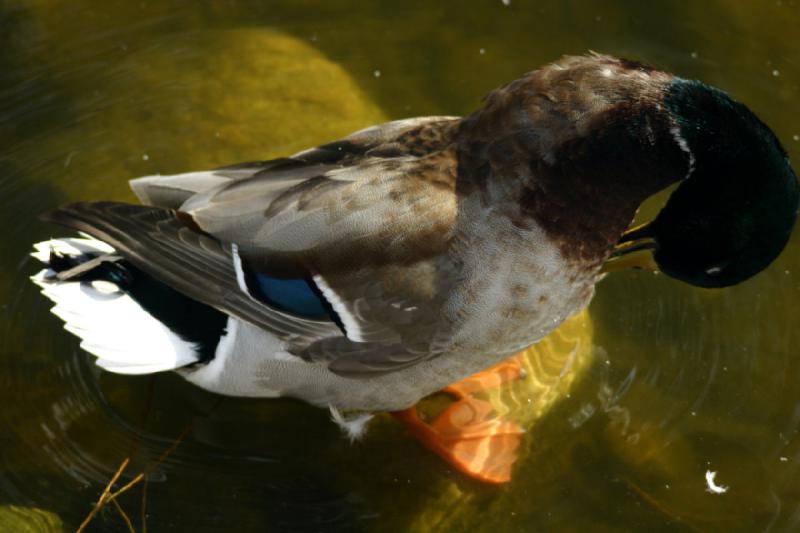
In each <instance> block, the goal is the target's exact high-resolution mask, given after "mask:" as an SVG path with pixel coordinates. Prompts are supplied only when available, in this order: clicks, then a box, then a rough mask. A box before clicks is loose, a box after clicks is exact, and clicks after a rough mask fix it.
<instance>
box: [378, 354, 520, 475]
mask: <svg viewBox="0 0 800 533" xmlns="http://www.w3.org/2000/svg"><path fill="white" fill-rule="evenodd" d="M522 374H523V369H522V365H521V362H520V355H516V356H514V357H512V358H510V359H508V360H506V361H503V362H502V363H500V364H498V365H495V366H493V367H491V368H489V369H487V370H484V371H482V372H478V373H477V374H474V375H472V376H470V377H468V378H466V379H464V380H462V381H459V382H457V383H454V384H452V385H450V386H448V387H446V388H445V389H444V391H443V392H446V393H448V394H450V395H452V396H453V397H454V398H455V399H456V401H455V402H454V403H453V404H452V405H450V406H448V407H447V408H446V409H445V410H444V411H442V412H441V413H440V414H439V415H438V416H437V417H436V418H435V419H434V420H433V422H431V423H430V424H428V423H426V422H424V421H423V420H422V419H421V418H420V417H419V415H418V414H417V409H416V407H411V408H409V409H406V410H404V411H397V412H395V413H392V414H393V415H394V416H395V418H397V419H398V420H400V421H402V422H403V423H404V424H406V426H408V428H409V429H410V430H411V432H412V434H413V435H414V436H415V437H416V438H418V439H419V440H420V441H421V442H422V443H423V444H424V445H425V446H427V447H428V448H430V449H431V450H433V451H434V452H436V453H437V454H439V455H440V456H441V457H442V458H444V459H445V460H446V461H447V462H449V463H450V464H452V465H453V466H454V467H455V468H457V469H458V470H460V471H461V472H463V473H465V474H467V475H469V476H471V477H474V478H476V479H479V480H481V481H485V482H488V483H505V482H507V481H509V480H510V479H511V467H512V465H513V464H514V461H515V460H516V459H517V454H516V450H517V448H518V447H519V443H520V439H521V437H520V435H522V433H523V432H524V430H523V429H522V428H521V427H520V426H518V425H517V424H514V423H513V422H509V421H507V420H503V418H502V417H500V416H499V415H497V414H494V412H493V411H494V410H493V408H492V406H491V404H490V403H489V402H486V401H484V400H479V399H477V398H473V397H472V396H471V394H473V393H476V392H480V391H483V390H486V389H491V388H494V387H499V386H500V385H502V384H503V383H507V382H509V381H513V380H515V379H518V378H520V377H521V376H522Z"/></svg>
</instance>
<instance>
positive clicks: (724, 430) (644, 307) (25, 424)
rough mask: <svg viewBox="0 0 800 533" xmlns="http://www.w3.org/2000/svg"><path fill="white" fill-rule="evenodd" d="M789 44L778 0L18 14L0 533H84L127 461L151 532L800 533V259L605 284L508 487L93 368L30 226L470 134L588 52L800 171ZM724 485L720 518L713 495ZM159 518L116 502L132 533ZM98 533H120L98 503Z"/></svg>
mask: <svg viewBox="0 0 800 533" xmlns="http://www.w3.org/2000/svg"><path fill="white" fill-rule="evenodd" d="M798 27H800V7H798V4H797V2H795V1H787V0H783V1H778V2H751V1H745V0H725V1H723V0H716V1H709V2H702V3H701V2H696V3H692V4H689V3H686V2H677V1H661V2H658V3H644V2H634V1H617V2H601V1H599V0H598V1H582V2H578V1H557V0H546V1H538V2H522V1H517V0H511V1H510V3H509V5H504V3H503V2H500V1H499V0H498V1H485V2H473V3H471V4H469V5H465V4H464V3H463V2H445V3H438V4H436V5H433V4H432V3H430V2H389V1H381V2H376V3H372V4H371V5H369V6H365V5H362V3H360V2H345V1H343V0H334V1H321V0H305V1H302V2H288V1H287V2H268V3H267V2H264V3H253V2H245V1H238V0H231V1H226V2H194V3H192V4H191V5H190V4H187V3H182V2H157V3H150V2H128V1H112V2H99V1H93V0H76V1H73V2H68V3H63V2H55V1H52V0H32V1H26V2H22V1H16V0H11V1H9V2H5V3H3V4H2V6H0V224H1V226H0V227H2V228H4V229H5V231H4V235H3V240H2V242H0V269H1V270H0V305H2V313H1V314H0V380H1V381H0V383H2V387H0V529H3V528H6V529H18V528H19V527H21V526H18V525H13V526H12V525H11V524H19V523H20V522H19V521H20V520H21V521H27V522H28V523H29V524H32V525H31V530H33V531H37V530H42V531H48V530H53V531H57V530H59V528H62V529H63V530H65V531H69V530H74V529H75V528H76V527H77V526H78V524H79V523H80V522H81V521H82V520H83V518H84V517H85V516H86V515H87V513H88V512H89V511H90V510H91V508H92V506H93V503H94V501H95V500H96V499H97V497H98V495H99V494H100V492H101V491H102V490H103V487H104V486H105V485H106V483H107V482H108V480H109V479H110V478H111V477H112V475H113V474H114V472H115V471H116V470H117V468H118V466H119V465H120V462H121V461H122V460H123V459H124V458H125V457H131V459H132V463H131V465H130V466H129V468H128V470H127V471H126V473H125V474H124V475H123V477H122V478H121V480H122V483H124V482H127V481H130V480H131V479H132V477H133V476H134V475H135V473H137V472H139V471H141V470H142V469H143V468H145V467H146V466H147V465H150V466H151V468H150V470H149V475H148V483H147V488H146V522H147V526H148V529H149V530H150V531H164V530H169V531H193V532H199V531H226V530H234V529H235V530H236V531H239V532H241V533H244V532H249V531H397V530H414V531H466V530H470V531H540V530H549V531H553V530H555V531H587V530H592V531H628V530H642V531H654V530H658V531H661V530H663V531H684V530H717V531H736V530H742V531H745V530H746V531H750V530H771V531H789V530H793V529H796V528H797V527H798V522H800V506H798V501H800V499H799V498H798V497H800V475H799V473H798V466H799V465H800V439H798V435H797V431H798V422H800V392H799V391H798V387H797V383H800V364H798V358H797V357H796V356H797V351H798V346H800V329H798V328H797V325H796V324H797V316H798V314H796V313H798V312H800V244H798V238H797V236H795V237H793V238H792V241H791V242H790V244H789V246H788V248H787V250H786V251H785V252H784V254H783V255H782V256H781V257H780V259H779V260H778V261H776V262H775V264H773V265H772V266H771V267H770V268H769V269H767V270H766V271H765V272H764V273H762V274H760V275H759V276H757V277H756V278H754V279H753V280H751V281H749V282H747V283H745V284H743V285H741V286H738V287H734V288H730V289H725V290H718V291H705V290H698V289H694V288H691V287H688V286H685V285H682V284H679V283H678V282H675V281H672V280H670V279H667V278H665V277H663V276H652V275H648V274H644V273H637V272H625V273H620V274H616V275H613V276H611V277H609V278H608V279H606V280H605V281H603V282H602V283H601V284H600V285H599V286H598V290H597V295H596V297H595V300H594V301H593V303H592V305H591V307H590V309H589V314H588V318H587V317H584V318H583V320H585V323H582V324H584V326H582V327H583V329H580V331H579V332H578V333H576V334H575V335H577V336H576V337H574V339H573V341H574V342H573V341H570V342H567V343H566V344H565V343H563V342H562V343H561V344H559V342H560V341H559V342H556V341H553V346H552V347H551V348H550V350H551V351H549V352H547V353H545V354H544V355H542V356H541V361H539V360H537V361H539V362H540V363H541V362H542V361H545V362H547V361H557V362H559V363H558V364H556V365H554V366H553V365H551V366H548V365H547V364H544V363H542V364H541V365H539V367H538V370H537V371H536V372H533V378H535V379H534V380H532V381H529V382H527V383H528V384H529V385H528V386H529V388H528V389H525V388H524V387H523V388H518V389H515V390H514V391H512V392H509V393H508V394H507V395H506V396H505V397H504V398H500V399H498V400H497V401H498V402H500V403H501V404H504V405H507V406H508V409H509V411H511V412H513V413H512V414H514V416H517V417H519V419H520V420H524V422H525V424H526V426H527V427H528V433H526V435H525V438H524V440H523V443H522V444H521V448H520V460H519V462H518V464H517V465H516V466H515V470H514V479H513V481H512V482H511V483H510V484H507V485H504V486H501V487H492V486H486V485H482V484H480V483H477V482H475V481H472V480H470V479H467V478H465V477H464V476H462V475H461V474H458V473H457V472H454V471H453V469H452V468H450V467H448V466H447V465H446V464H444V463H443V462H442V461H441V460H440V459H438V458H437V457H436V456H434V455H432V454H431V453H430V452H428V451H426V450H425V449H424V448H422V447H421V446H420V445H419V443H417V442H416V441H415V440H413V439H412V438H411V437H410V436H409V435H408V434H407V433H406V432H405V430H404V429H403V428H402V426H400V425H398V424H397V423H396V422H395V421H393V420H392V419H391V418H389V417H379V419H378V420H377V421H376V422H375V424H374V426H373V427H372V429H371V431H370V433H369V434H368V436H367V437H366V438H365V439H364V440H363V441H361V442H358V443H355V444H352V445H351V444H350V443H349V442H348V441H347V440H346V439H343V438H342V437H341V435H340V434H339V432H338V429H337V428H336V427H335V426H334V425H333V424H331V423H330V422H329V420H328V414H327V413H325V412H324V411H322V410H318V409H314V408H311V407H308V406H305V405H303V404H302V403H299V402H295V401H291V400H272V401H259V400H243V399H221V398H219V397H217V396H214V395H212V394H209V393H206V392H204V391H201V390H198V389H196V388H194V387H192V386H190V385H188V384H187V383H184V382H183V381H182V380H181V379H180V378H178V377H176V376H173V375H169V374H164V375H158V376H155V377H124V376H115V375H112V374H108V373H103V372H100V371H99V370H98V369H96V368H95V367H94V366H93V364H92V358H91V356H89V355H88V354H86V353H84V352H82V351H81V350H80V349H79V348H78V342H77V340H76V339H75V338H73V337H72V336H71V335H69V334H68V333H66V332H65V331H63V330H62V329H61V325H60V323H59V321H58V320H57V319H55V317H52V316H51V315H50V314H49V311H48V309H49V307H50V305H49V302H46V301H45V300H44V299H43V298H41V297H40V296H38V294H36V290H35V288H34V287H33V286H32V285H31V284H30V283H28V282H27V276H29V275H31V274H32V273H34V272H35V270H36V266H35V265H34V264H33V263H32V261H31V260H29V259H27V257H26V254H27V252H28V250H29V247H30V243H31V242H33V241H35V240H41V239H43V238H46V237H48V236H50V235H51V234H53V233H55V232H58V231H60V230H58V229H57V228H54V227H49V226H45V225H43V224H41V223H39V222H38V221H37V220H36V214H37V213H39V212H41V211H44V210H46V209H48V208H52V207H54V206H56V205H59V204H61V203H64V202H67V201H70V200H77V199H102V198H105V199H115V200H128V201H130V200H133V197H132V195H131V193H130V192H129V191H128V190H127V186H126V180H127V179H128V178H130V177H134V176H138V175H144V174H153V173H158V172H160V173H171V172H181V171H187V170H193V169H203V168H209V167H214V166H220V165H224V164H230V163H234V162H237V161H242V160H251V159H264V158H268V157H274V156H280V155H285V154H288V153H291V152H293V151H296V150H299V149H302V148H305V147H307V146H310V145H313V144H316V143H320V142H324V141H327V140H331V139H333V138H336V137H337V136H340V135H344V134H346V133H348V132H350V131H352V130H355V129H358V128H360V127H364V126H368V125H370V124H373V123H375V122H379V121H382V120H388V119H394V118H402V117H407V116H414V115H427V114H464V113H468V112H470V111H471V110H473V109H474V108H475V107H476V106H477V105H479V102H480V98H481V97H482V96H483V95H484V94H485V93H486V92H487V91H489V90H490V89H492V88H493V87H495V86H497V85H499V84H501V83H504V82H506V81H508V80H510V79H513V78H514V77H517V76H518V75H519V74H521V73H522V72H525V71H527V70H530V69H532V68H535V67H537V66H539V65H541V64H543V63H545V62H548V61H551V60H553V59H555V58H557V57H558V56H560V55H561V54H565V53H582V52H585V51H587V50H589V49H592V50H597V51H600V52H606V53H612V54H617V55H623V56H627V57H630V58H634V59H638V60H642V61H645V62H648V63H652V64H655V65H657V66H659V67H662V68H665V69H668V70H671V71H673V72H676V73H678V74H680V75H682V76H684V77H696V78H700V79H702V80H704V81H707V82H709V83H712V84H715V85H717V86H719V87H722V88H723V89H725V90H727V91H728V92H730V93H731V94H732V95H733V96H734V97H736V98H738V99H740V100H742V101H744V102H746V103H747V104H748V105H749V106H750V107H752V108H753V109H754V110H755V111H756V112H757V113H758V114H759V115H760V116H761V117H762V118H763V119H764V120H765V121H766V122H767V123H768V124H770V125H771V126H772V127H773V129H774V130H775V131H776V133H777V134H778V136H779V137H780V138H781V140H782V142H783V143H784V145H785V146H786V148H787V150H788V152H789V154H790V156H791V157H792V159H793V160H794V161H797V160H800V111H799V109H800V108H799V107H798V105H797V102H798V97H799V96H800V56H798V55H797V37H798V30H797V28H798ZM795 166H796V167H797V165H796V164H795ZM656 208H657V205H656V204H653V205H650V206H649V208H648V209H645V210H644V211H646V212H645V213H643V215H646V214H647V212H649V213H650V214H651V215H652V213H653V212H654V211H653V210H654V209H656ZM570 338H572V337H570ZM575 346H580V349H578V348H575ZM559 347H560V348H559ZM570 350H573V351H570ZM575 354H578V355H575ZM575 361H579V362H580V364H576V363H575ZM569 362H571V363H569ZM568 363H569V364H568ZM537 372H538V374H537ZM537 380H538V381H537ZM536 383H539V384H544V385H543V386H544V387H545V388H544V389H542V390H547V391H549V392H548V394H550V396H547V395H543V394H541V393H540V392H541V391H540V389H536V387H535V386H534V384H536ZM520 387H521V386H520ZM534 389H535V390H534ZM536 391H539V392H536ZM531 399H533V400H535V401H534V402H532V403H533V404H534V407H536V408H534V407H529V408H527V409H526V405H529V404H528V401H529V400H531ZM551 400H552V401H551ZM537 402H538V403H537ZM183 433H186V437H185V438H183V440H182V443H181V444H180V446H179V447H178V448H177V449H175V451H174V452H173V453H171V454H170V455H169V456H168V457H167V458H166V459H165V460H163V461H162V462H160V463H157V464H156V461H157V459H158V457H159V456H160V455H161V454H162V452H164V450H165V449H168V448H169V447H170V445H171V444H172V443H173V442H174V441H175V439H176V438H178V437H179V436H180V435H182V434H183ZM709 470H710V471H715V472H717V478H716V480H717V482H718V483H720V484H723V485H725V486H727V487H728V491H727V492H726V493H724V494H712V493H709V492H707V491H706V481H705V473H706V471H709ZM142 494H143V493H142V487H141V486H137V488H136V489H133V490H131V491H130V492H128V493H126V494H125V495H124V496H122V497H121V498H120V502H121V504H122V506H123V507H124V509H126V510H127V511H128V513H129V514H130V517H131V520H132V522H133V523H134V525H135V526H136V528H137V530H141V527H142V523H143V518H142V516H141V511H140V509H141V508H142ZM14 520H17V522H14ZM89 529H90V530H93V531H126V530H127V527H126V526H125V524H124V522H123V521H122V519H121V518H120V515H119V514H118V513H117V512H116V511H115V510H113V509H112V508H110V507H109V508H107V509H105V510H104V511H102V512H101V513H100V514H99V515H98V516H97V517H96V518H95V520H94V521H93V522H92V524H91V526H90V528H89Z"/></svg>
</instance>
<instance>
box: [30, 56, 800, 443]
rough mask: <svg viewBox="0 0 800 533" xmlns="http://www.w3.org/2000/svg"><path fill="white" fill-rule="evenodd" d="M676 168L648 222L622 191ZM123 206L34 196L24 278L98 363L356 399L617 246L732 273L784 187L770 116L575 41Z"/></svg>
mask: <svg viewBox="0 0 800 533" xmlns="http://www.w3.org/2000/svg"><path fill="white" fill-rule="evenodd" d="M676 182H678V183H679V185H678V186H677V189H676V190H675V191H674V192H673V193H672V195H671V196H670V198H669V200H668V202H667V203H666V206H665V207H664V208H663V209H662V210H661V211H660V213H659V214H658V216H657V217H656V218H655V219H654V220H653V221H652V222H650V223H648V224H645V225H644V226H640V227H637V228H633V229H629V226H630V225H631V222H632V220H633V218H634V215H635V213H636V211H637V209H638V207H639V205H640V204H641V203H642V202H643V201H644V200H645V199H646V198H648V197H649V196H651V195H653V194H654V193H656V192H658V191H660V190H662V189H664V188H666V187H668V186H670V185H671V184H673V183H676ZM130 185H131V188H132V189H133V191H134V193H135V194H136V195H137V196H138V197H139V199H140V200H141V201H142V203H143V205H132V204H123V203H114V202H90V203H75V204H71V205H66V206H64V207H60V208H58V209H56V210H54V211H52V212H50V213H47V214H46V215H44V219H45V220H47V221H51V222H55V223H58V224H62V225H65V226H68V227H70V228H73V229H75V230H79V231H80V232H83V234H84V235H83V236H81V237H75V238H58V239H53V240H50V241H45V242H42V243H38V244H37V245H36V246H35V247H36V251H35V253H34V255H35V257H37V258H38V259H39V260H41V261H42V262H44V263H45V264H46V268H45V269H44V270H42V271H41V272H39V273H38V274H37V275H36V276H34V277H33V280H34V282H35V283H37V284H38V285H39V286H40V287H41V288H42V292H43V293H44V294H45V296H47V297H48V298H50V299H51V300H53V301H54V302H55V304H56V305H55V307H54V308H53V312H54V313H55V314H56V315H58V316H59V317H60V318H61V319H63V320H64V322H65V327H66V329H67V330H69V331H70V332H72V333H74V334H76V335H77V336H78V337H80V338H81V339H82V342H81V346H82V347H83V348H84V349H85V350H86V351H88V352H90V353H92V354H93V355H95V356H96V357H97V364H98V365H99V366H101V367H102V368H104V369H106V370H108V371H111V372H117V373H121V374H142V373H151V372H159V371H165V370H174V371H176V372H178V373H179V374H180V375H181V376H183V377H184V378H186V379H187V380H188V381H190V382H192V383H194V384H195V385H198V386H200V387H202V388H204V389H207V390H210V391H213V392H216V393H220V394H225V395H232V396H250V397H278V396H288V397H294V398H300V399H302V400H305V401H306V402H309V403H311V404H313V405H316V406H319V407H324V408H330V409H331V410H332V411H333V412H334V414H335V416H336V418H337V419H338V420H339V421H340V422H342V423H343V424H345V425H347V426H348V427H349V428H350V429H351V430H352V431H353V432H358V431H359V430H360V429H361V428H362V426H363V423H364V421H365V420H366V417H364V416H361V415H362V414H364V413H371V412H375V411H401V410H404V409H407V408H409V407H411V406H413V405H414V404H415V403H416V402H417V401H418V400H419V399H420V398H422V397H424V396H426V395H428V394H431V393H433V392H435V391H438V390H440V389H443V388H444V387H446V386H448V385H450V384H452V383H454V382H457V381H459V380H462V379H463V378H466V377H467V376H470V375H473V374H475V373H476V372H479V371H482V370H484V369H486V368H488V367H491V366H492V365H495V364H497V363H499V362H501V361H503V360H506V359H508V358H509V357H511V356H513V355H514V354H516V353H518V352H520V351H521V350H523V349H525V348H526V347H528V346H530V345H532V344H533V343H536V342H537V341H538V340H540V339H542V338H543V337H544V336H545V335H547V334H548V333H549V332H551V331H552V330H553V329H554V328H555V327H557V326H558V325H559V324H560V323H561V322H562V321H564V320H565V319H566V318H567V317H569V316H571V315H573V314H574V313H576V312H578V311H580V310H581V309H583V308H584V307H586V305H587V304H588V303H589V301H590V300H591V298H592V295H593V293H594V287H595V283H596V282H597V281H598V280H599V279H600V278H601V277H602V276H603V275H604V273H605V272H606V271H608V270H613V269H615V268H619V267H621V266H645V267H654V268H657V269H659V270H660V271H662V272H663V273H665V274H666V275H668V276H670V277H672V278H676V279H677V280H682V281H684V282H687V283H690V284H692V285H695V286H699V287H725V286H730V285H734V284H736V283H739V282H741V281H743V280H745V279H747V278H749V277H750V276H752V275H754V274H756V273H757V272H759V271H761V270H762V269H763V268H765V267H766V266H767V265H768V264H769V263H770V262H771V261H772V260H773V259H774V258H775V257H776V256H777V255H778V254H779V253H780V251H781V250H782V249H783V247H784V246H785V244H786V242H787V240H788V238H789V235H790V232H791V230H792V227H793V226H794V223H795V218H796V215H797V210H798V195H799V194H800V193H799V189H798V183H797V179H796V177H795V174H794V172H793V170H792V168H791V166H790V164H789V162H788V159H787V155H786V152H785V151H784V149H783V148H782V147H781V144H780V142H779V141H778V139H777V138H776V136H775V135H774V134H773V133H772V131H771V130H770V129H769V128H768V127H767V126H766V125H764V123H762V122H761V121H760V120H759V119H758V118H757V117H756V116H755V115H754V114H753V113H752V112H751V111H750V110H749V109H748V108H747V107H745V106H744V105H743V104H741V103H738V102H736V101H734V100H733V99H731V98H730V97H729V96H728V95H726V94H725V93H724V92H722V91H720V90H718V89H715V88H713V87H710V86H708V85H705V84H703V83H702V82H699V81H693V80H687V79H682V78H679V77H676V76H674V75H672V74H669V73H667V72H664V71H661V70H657V69H653V68H650V67H648V66H645V65H643V64H640V63H637V62H633V61H628V60H622V59H617V58H614V57H610V56H606V55H599V54H592V55H588V56H571V57H564V58H562V59H560V60H558V61H556V62H554V63H552V64H549V65H546V66H544V67H542V68H540V69H538V70H535V71H532V72H530V73H528V74H525V75H524V76H523V77H521V78H519V79H517V80H515V81H512V82H511V83H508V84H506V85H504V86H502V87H500V88H499V89H496V90H495V91H493V92H491V93H490V94H489V95H488V96H487V97H486V99H485V101H484V103H483V106H482V107H481V108H480V109H479V110H478V111H476V112H474V113H473V114H471V115H469V116H467V117H464V118H461V117H453V116H434V117H421V118H412V119H406V120H398V121H394V122H388V123H385V124H381V125H377V126H373V127H370V128H367V129H364V130H361V131H358V132H356V133H353V134H352V135H350V136H348V137H345V138H344V139H341V140H338V141H335V142H331V143H328V144H325V145H322V146H319V147H317V148H312V149H309V150H306V151H303V152H300V153H297V154H294V155H292V156H290V157H286V158H281V159H275V160H270V161H258V162H251V163H244V164H239V165H234V166H228V167H224V168H221V169H217V170H213V171H207V172H192V173H188V174H180V175H174V176H147V177H142V178H138V179H134V180H132V181H131V182H130Z"/></svg>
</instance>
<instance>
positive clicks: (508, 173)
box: [459, 96, 690, 266]
mask: <svg viewBox="0 0 800 533" xmlns="http://www.w3.org/2000/svg"><path fill="white" fill-rule="evenodd" d="M605 104H607V105H605V106H603V107H601V112H595V113H593V115H591V116H589V117H588V118H582V119H581V121H580V124H577V123H576V124H571V125H570V126H571V127H570V128H569V129H568V128H563V129H562V130H560V131H558V135H557V136H556V135H554V134H553V131H552V129H553V128H554V127H558V124H553V123H547V122H544V123H543V122H542V121H541V120H535V119H534V118H532V117H531V113H530V111H529V107H528V108H526V107H525V106H523V105H522V104H517V105H516V106H515V104H514V102H505V107H506V109H502V113H501V112H500V111H498V110H497V109H493V108H492V107H491V106H487V107H486V108H484V109H483V110H481V111H479V112H478V113H475V114H474V115H472V116H470V117H467V118H466V119H464V121H463V123H462V129H461V131H460V139H461V142H460V145H459V187H460V188H461V192H462V194H472V193H475V194H480V195H481V197H482V201H483V202H484V203H485V204H498V203H500V204H504V205H505V206H506V207H505V209H504V211H506V212H509V216H511V217H512V219H513V221H514V223H515V224H516V225H518V226H519V227H521V228H524V227H530V226H531V225H533V224H535V225H538V226H539V227H540V228H542V229H544V230H545V232H546V233H547V234H548V236H549V237H550V238H551V239H552V240H553V241H554V242H556V243H557V244H558V245H559V247H560V248H561V250H562V252H563V254H564V255H565V256H566V257H568V258H569V259H575V260H579V261H581V262H583V263H591V264H596V265H597V266H599V265H600V264H601V263H602V262H603V261H605V259H606V258H607V257H608V254H609V253H610V251H611V249H612V248H613V246H614V244H616V242H617V241H618V240H619V237H620V235H621V234H622V232H623V231H624V230H625V229H626V228H627V227H628V225H629V224H630V223H631V221H632V220H633V217H634V215H635V213H636V210H637V209H638V206H639V205H640V204H641V203H642V202H643V201H644V200H645V199H646V198H647V197H649V196H651V195H652V194H654V193H656V192H658V191H659V190H661V189H663V188H665V187H667V186H668V185H670V184H671V183H673V182H675V181H678V180H680V179H682V178H683V177H684V176H685V175H686V174H687V171H688V169H689V165H690V154H688V153H687V152H686V151H685V150H684V149H683V148H682V147H681V144H680V143H679V142H678V140H677V138H676V136H675V124H674V122H673V121H672V120H671V119H670V117H669V115H668V114H667V113H666V111H665V110H664V108H663V106H661V105H660V101H659V100H658V99H657V98H655V97H652V96H649V97H648V98H641V99H639V100H623V101H622V102H617V103H614V104H613V105H612V104H610V103H608V102H605ZM526 105H528V106H529V104H528V103H526ZM509 108H510V109H509ZM570 115H571V114H570V113H568V112H567V111H566V110H560V111H559V112H558V113H557V116H556V117H555V118H554V116H553V113H549V114H548V115H546V117H545V118H547V119H550V120H553V121H557V120H559V119H560V120H566V117H569V116H570ZM498 121H506V122H507V124H506V127H505V128H500V131H501V132H502V134H501V135H500V136H497V135H495V136H491V137H490V136H489V135H488V134H487V133H486V132H487V131H491V129H492V128H489V127H488V126H491V124H492V123H493V122H495V123H496V122H498ZM497 129H498V128H497V127H495V129H494V130H495V131H497Z"/></svg>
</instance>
